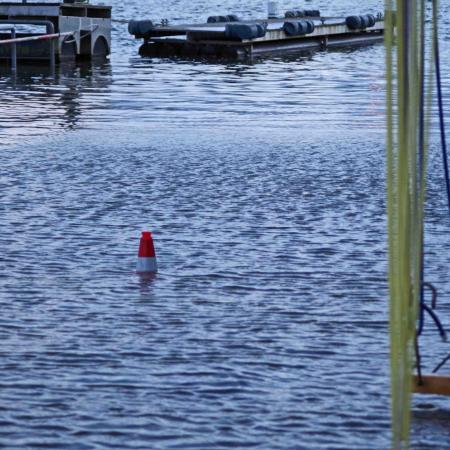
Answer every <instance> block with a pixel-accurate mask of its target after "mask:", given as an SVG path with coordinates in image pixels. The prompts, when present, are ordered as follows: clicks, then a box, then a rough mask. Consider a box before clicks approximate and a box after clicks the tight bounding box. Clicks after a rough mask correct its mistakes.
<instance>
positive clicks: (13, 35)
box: [11, 28, 17, 73]
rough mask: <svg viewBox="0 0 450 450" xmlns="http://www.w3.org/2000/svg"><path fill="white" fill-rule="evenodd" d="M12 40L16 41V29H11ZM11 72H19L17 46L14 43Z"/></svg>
mask: <svg viewBox="0 0 450 450" xmlns="http://www.w3.org/2000/svg"><path fill="white" fill-rule="evenodd" d="M11 39H16V29H15V28H11ZM11 70H12V71H13V72H14V73H16V72H17V44H16V43H15V42H13V44H12V46H11Z"/></svg>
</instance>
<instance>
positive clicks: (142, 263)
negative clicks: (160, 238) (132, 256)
mask: <svg viewBox="0 0 450 450" xmlns="http://www.w3.org/2000/svg"><path fill="white" fill-rule="evenodd" d="M157 271H158V265H157V263H156V253H155V246H154V245H153V237H152V233H150V231H143V232H142V237H141V244H140V245H139V255H138V261H137V266H136V272H137V273H155V272H157Z"/></svg>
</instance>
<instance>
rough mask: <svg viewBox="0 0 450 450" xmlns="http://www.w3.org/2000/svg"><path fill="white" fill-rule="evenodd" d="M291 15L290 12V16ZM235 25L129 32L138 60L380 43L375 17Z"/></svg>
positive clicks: (147, 24) (136, 27)
mask: <svg viewBox="0 0 450 450" xmlns="http://www.w3.org/2000/svg"><path fill="white" fill-rule="evenodd" d="M294 14H295V13H294ZM294 14H289V12H287V13H286V16H287V17H286V18H284V19H267V20H253V21H240V20H239V19H238V18H237V17H236V16H234V15H229V16H213V17H210V18H209V19H208V22H209V23H205V24H192V25H176V26H169V25H168V24H167V23H162V24H160V25H154V24H153V23H152V22H151V21H149V20H147V21H146V20H144V21H131V22H130V23H129V32H130V34H132V35H134V36H135V38H136V39H143V41H144V43H143V45H142V46H141V47H140V49H139V54H140V55H141V56H150V57H169V58H171V57H186V58H225V59H238V60H242V59H243V60H245V59H252V58H254V57H260V56H269V55H279V54H285V53H293V52H302V51H311V50H325V49H327V48H338V47H353V46H361V45H370V44H374V43H377V42H382V41H383V39H384V37H383V35H384V20H383V17H382V15H381V14H378V15H377V16H373V15H367V16H350V17H321V16H320V12H319V11H317V12H316V14H319V15H314V16H312V15H309V16H307V17H289V15H294Z"/></svg>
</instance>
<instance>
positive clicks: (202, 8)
mask: <svg viewBox="0 0 450 450" xmlns="http://www.w3.org/2000/svg"><path fill="white" fill-rule="evenodd" d="M355 3H356V2H353V1H351V0H337V1H335V2H331V1H325V0H320V1H316V2H314V3H312V2H307V5H308V6H310V7H318V8H320V9H321V10H322V11H323V12H324V13H328V14H347V13H348V14H350V13H354V12H358V13H366V12H375V13H376V12H378V11H381V10H382V7H383V5H382V3H383V2H382V1H379V0H370V1H367V2H364V3H365V5H364V6H363V7H355V6H354V4H355ZM280 4H281V9H282V10H283V9H288V7H290V6H294V5H292V4H290V3H289V2H287V1H286V2H280ZM283 4H284V5H283ZM113 6H114V16H115V18H116V19H131V18H139V17H151V18H156V19H157V20H159V19H161V18H168V19H170V20H171V21H172V22H183V21H191V20H198V19H199V18H201V19H202V20H204V19H206V17H207V16H208V15H211V14H219V13H223V12H230V13H231V12H233V13H238V14H240V15H242V16H244V17H252V16H253V17H254V16H260V17H261V16H263V13H264V11H265V2H262V1H260V0H247V1H237V0H234V1H233V0H224V1H220V2H219V1H217V2H216V1H206V0H193V1H186V0H167V1H165V2H141V1H137V0H133V1H128V2H122V1H118V0H115V1H113ZM283 7H285V8H283ZM442 13H443V16H444V20H443V28H442V33H443V67H444V82H445V84H446V88H445V94H446V101H447V105H449V106H448V108H450V89H449V86H450V76H449V71H448V67H449V63H450V51H449V50H450V44H449V34H448V33H449V30H450V23H449V22H450V19H449V18H450V7H449V5H444V6H443V9H442ZM139 45H140V42H139V41H135V40H133V39H132V38H131V37H130V36H128V34H127V32H126V25H125V24H121V23H115V24H114V48H113V54H112V56H111V60H110V62H109V63H107V64H101V65H93V66H92V65H84V66H77V67H62V68H60V69H58V74H57V78H56V80H52V79H50V78H48V76H47V74H46V73H45V70H44V69H43V70H38V69H35V68H34V69H32V70H31V69H25V68H21V70H20V75H19V77H18V79H17V80H15V81H13V80H11V79H10V78H9V76H8V75H7V72H6V71H5V69H4V68H2V69H1V70H2V71H3V72H2V75H3V77H2V78H0V114H1V116H0V117H1V119H0V148H1V151H0V167H1V171H0V192H1V194H0V195H1V203H0V208H1V213H0V230H1V233H0V248H1V252H0V307H1V311H2V313H1V315H0V339H1V347H0V447H2V448H8V449H9V448H11V449H12V448H18V449H34V448H54V449H77V450H78V449H161V450H165V449H183V450H187V449H192V450H199V449H207V450H213V449H214V450H218V449H227V448H237V449H244V448H251V449H260V450H276V449H280V450H281V449H282V450H288V449H296V450H297V449H299V450H303V449H305V450H306V449H308V450H321V449H323V450H325V449H326V450H338V449H341V450H348V449H358V450H359V449H361V450H363V449H364V450H365V449H376V450H384V449H387V448H389V445H390V422H389V420H390V419H389V367H388V334H387V317H388V303H387V289H386V262H385V260H386V236H385V178H384V152H385V146H384V120H385V119H384V50H383V46H382V45H377V46H372V47H367V48H361V49H354V50H348V51H341V52H325V53H314V54H311V55H309V56H293V57H290V58H275V59H267V60H262V61H256V62H255V63H254V64H242V63H239V64H238V63H209V64H205V63H201V62H189V61H178V62H172V61H168V60H158V59H141V58H140V57H138V56H137V52H138V47H139ZM448 108H447V109H448ZM449 114H450V110H449ZM433 133H434V138H433V139H432V144H433V145H432V151H431V161H430V189H429V196H430V199H429V202H428V206H429V208H428V209H429V211H428V214H429V215H428V229H427V236H428V238H427V239H428V241H427V244H428V251H427V260H428V266H427V273H428V277H427V279H428V280H430V281H432V282H434V283H435V284H436V286H437V287H438V288H439V290H440V293H441V296H440V302H441V304H440V306H441V308H440V314H441V318H442V319H443V321H444V323H445V324H446V325H447V326H449V325H450V298H449V296H450V283H449V275H450V273H449V270H448V266H449V257H448V255H449V252H450V239H449V237H448V236H449V229H450V225H449V222H448V214H447V211H446V209H445V207H446V203H445V198H444V195H443V194H444V191H443V180H442V168H441V160H440V154H439V146H438V140H437V139H436V136H437V135H436V127H435V126H433ZM143 229H150V230H152V231H153V232H154V236H155V244H156V250H157V253H158V261H159V266H160V272H159V274H158V275H157V276H156V277H155V278H154V279H152V280H144V279H140V278H139V277H137V276H136V275H135V273H134V267H135V262H136V253H137V248H138V243H139V236H140V232H141V230H143ZM425 346H426V351H425ZM448 352H450V346H449V345H445V344H440V343H439V341H438V335H437V333H436V332H435V330H434V329H433V328H432V327H431V326H430V327H428V330H427V336H426V340H425V341H424V353H425V355H424V357H425V359H424V364H425V366H426V368H427V369H428V370H430V369H431V368H433V367H434V365H435V363H437V362H438V361H439V358H440V357H441V356H442V357H443V356H445V355H446V354H447V353H448ZM448 370H450V367H447V371H448ZM449 420H450V403H449V402H448V401H446V400H442V399H436V398H418V399H416V401H415V404H414V425H413V448H415V449H417V450H424V449H427V448H429V449H431V448H433V449H447V448H450V428H449V426H448V424H449Z"/></svg>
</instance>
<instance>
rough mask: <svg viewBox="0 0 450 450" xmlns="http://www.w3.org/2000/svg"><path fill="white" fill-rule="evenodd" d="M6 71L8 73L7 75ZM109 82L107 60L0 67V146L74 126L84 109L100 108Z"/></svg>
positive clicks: (109, 72)
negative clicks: (53, 66) (14, 69)
mask: <svg viewBox="0 0 450 450" xmlns="http://www.w3.org/2000/svg"><path fill="white" fill-rule="evenodd" d="M7 73H8V75H6V74H7ZM111 83H112V70H111V65H110V63H109V62H106V61H104V62H83V63H81V64H73V63H68V62H67V63H64V64H60V65H58V66H57V68H56V72H55V73H54V74H52V73H51V69H50V68H49V67H48V65H42V66H36V65H30V64H21V65H19V70H18V73H17V74H16V75H13V74H11V73H10V70H9V68H8V67H7V66H1V67H0V114H1V117H2V118H3V119H2V121H1V123H0V147H1V146H8V145H11V144H14V143H17V142H18V141H20V140H21V139H22V138H29V137H39V136H44V135H48V134H51V133H53V132H55V131H60V130H62V129H64V130H72V129H74V128H75V127H76V126H77V125H78V123H79V121H80V119H81V117H82V114H83V113H84V112H87V111H89V110H90V109H92V108H94V107H95V108H98V107H101V105H102V102H103V101H104V97H105V95H107V94H108V92H109V89H110V85H111Z"/></svg>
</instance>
